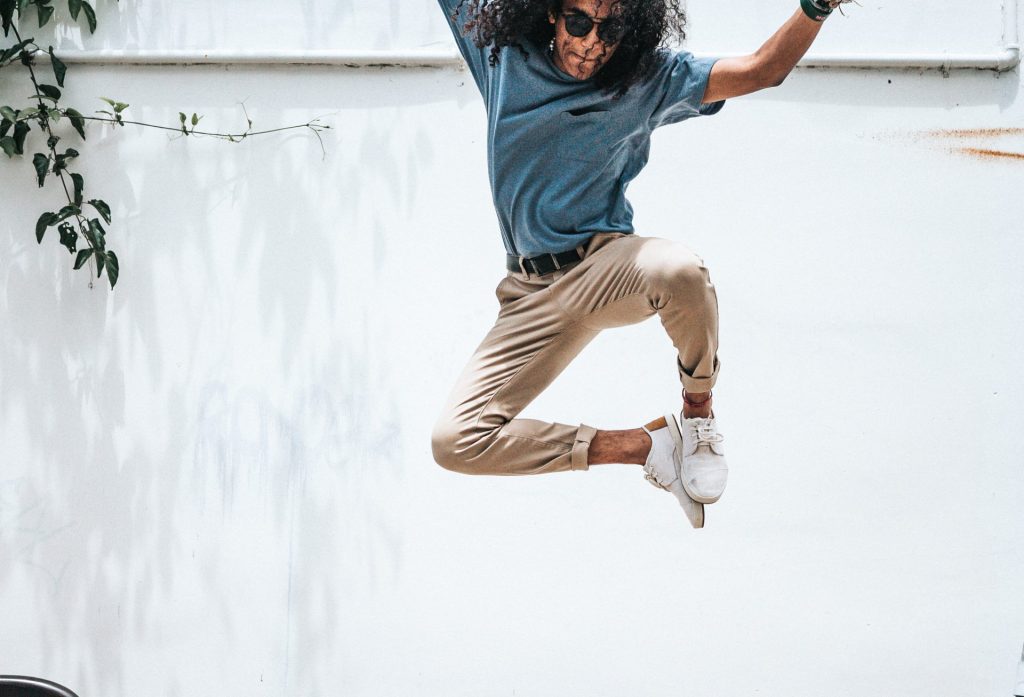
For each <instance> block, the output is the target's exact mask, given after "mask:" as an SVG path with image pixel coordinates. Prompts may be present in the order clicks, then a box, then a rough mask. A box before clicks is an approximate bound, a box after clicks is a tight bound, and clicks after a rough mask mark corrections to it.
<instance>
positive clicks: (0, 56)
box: [0, 39, 33, 63]
mask: <svg viewBox="0 0 1024 697" xmlns="http://www.w3.org/2000/svg"><path fill="white" fill-rule="evenodd" d="M32 41H33V39H25V40H23V41H19V42H18V43H16V44H14V45H13V46H11V47H10V48H9V49H7V50H6V51H4V52H3V53H0V63H3V62H4V61H6V60H9V59H11V58H14V57H15V56H16V55H18V52H19V51H21V49H23V48H25V47H26V46H28V45H29V44H30V43H32Z"/></svg>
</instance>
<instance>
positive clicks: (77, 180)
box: [71, 174, 85, 209]
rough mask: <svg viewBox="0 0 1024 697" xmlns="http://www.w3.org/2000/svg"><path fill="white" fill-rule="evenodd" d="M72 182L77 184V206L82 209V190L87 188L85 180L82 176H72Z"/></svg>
mask: <svg viewBox="0 0 1024 697" xmlns="http://www.w3.org/2000/svg"><path fill="white" fill-rule="evenodd" d="M71 181H73V182H74V183H75V205H76V206H78V207H79V209H81V207H82V189H84V188H85V179H84V178H82V175H81V174H72V175H71Z"/></svg>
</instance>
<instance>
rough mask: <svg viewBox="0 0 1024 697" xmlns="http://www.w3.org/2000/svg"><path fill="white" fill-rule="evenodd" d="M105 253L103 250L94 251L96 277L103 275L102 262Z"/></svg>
mask: <svg viewBox="0 0 1024 697" xmlns="http://www.w3.org/2000/svg"><path fill="white" fill-rule="evenodd" d="M106 258H107V255H106V254H104V253H103V252H97V253H96V278H99V277H100V276H102V275H103V262H104V261H106Z"/></svg>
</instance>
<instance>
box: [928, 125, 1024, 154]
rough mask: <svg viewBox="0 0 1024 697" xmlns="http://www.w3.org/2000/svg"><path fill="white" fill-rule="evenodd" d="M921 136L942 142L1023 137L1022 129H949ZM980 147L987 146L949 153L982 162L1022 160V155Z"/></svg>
mask: <svg viewBox="0 0 1024 697" xmlns="http://www.w3.org/2000/svg"><path fill="white" fill-rule="evenodd" d="M922 135H923V136H925V137H926V138H938V139H943V140H959V141H965V140H972V139H978V140H992V139H999V138H1006V137H1020V136H1024V128H950V129H938V130H934V131H924V132H923V133H922ZM980 145H987V143H978V144H976V145H975V146H973V147H959V148H951V149H950V152H954V153H958V154H961V155H969V156H971V157H976V158H979V159H983V160H999V159H1003V160H1024V153H1021V152H1014V151H1012V150H1001V149H998V148H997V147H979V146H980Z"/></svg>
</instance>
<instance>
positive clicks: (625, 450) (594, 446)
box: [587, 428, 651, 465]
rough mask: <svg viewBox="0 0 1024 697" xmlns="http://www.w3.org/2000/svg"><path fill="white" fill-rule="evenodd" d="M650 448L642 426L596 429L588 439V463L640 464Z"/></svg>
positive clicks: (647, 436)
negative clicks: (617, 429)
mask: <svg viewBox="0 0 1024 697" xmlns="http://www.w3.org/2000/svg"><path fill="white" fill-rule="evenodd" d="M650 450H651V437H650V436H649V435H647V434H646V433H644V430H643V429H642V428H632V429H629V430H626V431H598V432H597V433H596V434H595V435H594V438H593V439H592V440H591V441H590V448H589V449H588V454H587V464H589V465H611V464H616V465H642V464H644V463H645V462H647V454H648V453H649V452H650Z"/></svg>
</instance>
